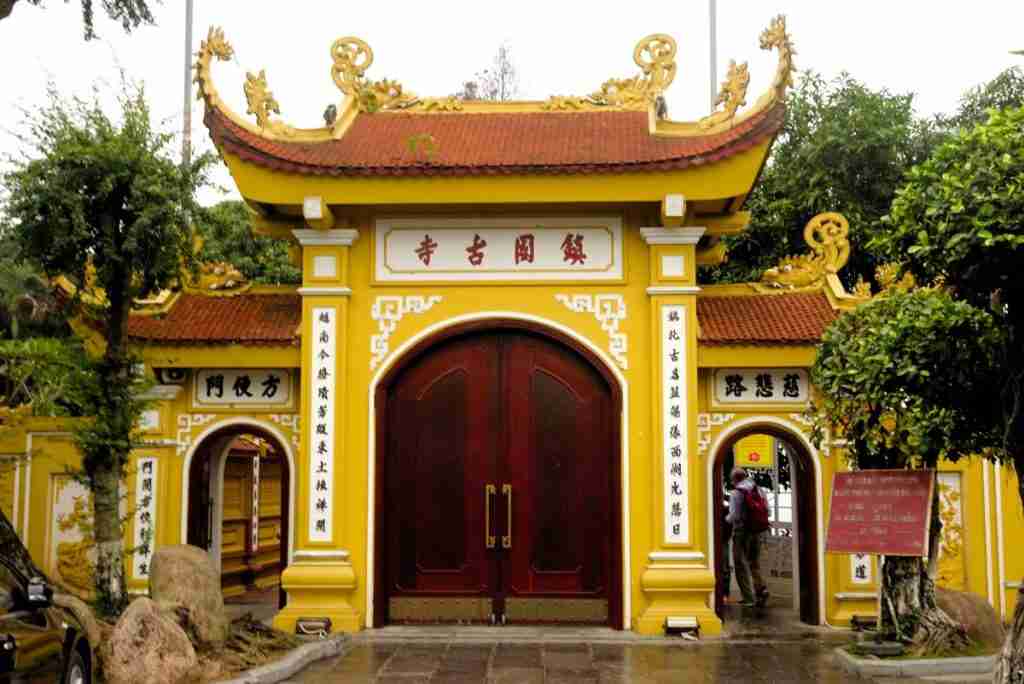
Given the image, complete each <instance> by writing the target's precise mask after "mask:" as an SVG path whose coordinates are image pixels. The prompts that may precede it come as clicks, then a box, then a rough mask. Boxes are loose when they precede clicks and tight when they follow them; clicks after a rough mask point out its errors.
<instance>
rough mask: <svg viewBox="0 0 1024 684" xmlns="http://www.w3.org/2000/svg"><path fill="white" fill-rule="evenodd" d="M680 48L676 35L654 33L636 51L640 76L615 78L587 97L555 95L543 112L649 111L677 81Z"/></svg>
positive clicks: (634, 58) (638, 45)
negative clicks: (603, 109)
mask: <svg viewBox="0 0 1024 684" xmlns="http://www.w3.org/2000/svg"><path fill="white" fill-rule="evenodd" d="M677 50H678V46H677V45H676V41H675V39H674V38H672V36H670V35H667V34H665V33H652V34H651V35H649V36H644V37H643V38H641V39H640V41H639V42H638V43H637V44H636V47H635V48H633V61H634V62H636V65H637V66H638V67H640V74H639V75H637V76H633V77H632V78H611V79H608V80H607V81H605V82H604V83H602V84H601V88H600V90H597V91H595V92H593V93H591V94H590V95H587V96H586V97H571V96H564V95H553V96H551V97H550V98H549V99H548V101H547V102H546V103H544V105H543V109H546V110H549V111H554V110H564V109H589V108H593V107H612V108H617V109H647V108H648V107H651V106H653V105H654V103H655V101H656V100H657V98H658V96H659V95H661V94H662V93H664V92H665V90H666V89H667V88H668V87H669V86H670V85H671V84H672V81H674V80H675V78H676V52H677Z"/></svg>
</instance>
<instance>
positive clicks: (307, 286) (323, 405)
mask: <svg viewBox="0 0 1024 684" xmlns="http://www.w3.org/2000/svg"><path fill="white" fill-rule="evenodd" d="M311 200H313V204H316V203H317V202H319V198H307V202H306V204H307V206H306V207H304V211H305V215H306V218H307V220H309V223H310V225H313V226H316V228H314V229H303V230H295V231H293V233H294V235H295V238H296V239H297V240H298V242H299V244H300V245H301V247H302V287H301V288H300V289H299V294H301V295H302V381H301V385H300V388H301V392H302V400H301V406H302V419H301V429H302V437H301V445H300V452H301V455H300V457H299V459H298V464H297V467H296V470H297V471H298V472H296V473H293V474H292V475H293V477H296V478H297V486H296V488H295V492H296V500H295V501H293V502H291V508H292V513H293V520H294V523H293V524H294V525H295V553H294V555H293V557H292V559H291V563H290V564H289V565H288V568H287V569H286V570H285V571H284V573H282V575H281V586H282V588H283V589H284V590H285V591H286V592H287V594H288V604H287V606H286V607H285V608H284V609H283V610H282V611H281V612H280V613H278V614H277V616H276V617H275V618H274V627H276V628H277V629H281V630H284V631H288V632H292V631H294V630H295V623H296V621H297V620H298V619H299V618H307V617H308V618H325V617H326V618H329V619H330V620H331V625H332V631H345V632H354V631H358V630H359V629H360V628H361V617H360V614H359V612H358V611H357V610H356V609H355V608H354V606H353V603H352V597H353V593H354V591H355V589H356V575H355V572H354V571H353V569H352V564H351V562H350V558H349V551H348V550H347V549H346V548H345V539H344V538H343V537H342V530H343V529H344V526H343V520H342V501H341V492H342V491H343V489H342V487H343V482H344V480H345V473H344V463H345V458H344V456H345V440H344V434H345V425H344V416H345V415H346V413H347V412H346V410H345V401H346V398H347V393H348V388H347V387H346V377H347V375H348V373H347V368H346V364H345V360H346V357H347V349H346V346H347V340H346V331H347V329H348V315H349V296H350V295H351V289H350V288H349V249H350V247H351V245H352V243H353V242H354V241H355V240H356V239H357V238H358V237H359V233H358V232H357V231H355V230H346V229H335V230H331V229H330V226H332V225H333V224H334V221H333V218H332V217H331V216H330V212H329V211H328V210H327V208H326V207H325V206H323V205H322V202H320V205H319V207H316V206H313V207H312V210H311V208H310V206H309V205H310V201H311ZM328 218H330V219H331V220H327V219H328ZM325 226H326V227H325Z"/></svg>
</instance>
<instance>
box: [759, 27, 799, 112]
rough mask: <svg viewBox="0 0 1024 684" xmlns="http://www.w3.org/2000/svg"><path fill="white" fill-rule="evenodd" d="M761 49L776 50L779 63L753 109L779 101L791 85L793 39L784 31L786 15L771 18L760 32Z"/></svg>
mask: <svg viewBox="0 0 1024 684" xmlns="http://www.w3.org/2000/svg"><path fill="white" fill-rule="evenodd" d="M761 49H762V50H777V51H778V53H779V64H778V66H777V67H776V68H775V78H773V79H772V84H771V87H769V89H768V92H766V93H765V94H764V95H762V96H761V97H760V98H759V99H758V101H757V104H756V105H755V106H754V107H755V109H760V108H762V107H767V106H771V105H772V104H775V103H776V102H778V101H781V100H782V99H783V98H784V97H785V96H786V89H787V88H790V87H791V86H792V85H793V72H794V71H796V66H795V65H794V64H793V55H795V54H796V50H794V49H793V41H792V40H791V39H790V37H789V33H788V32H787V31H786V17H785V15H783V14H780V15H778V16H777V17H775V18H774V19H772V21H771V23H770V24H768V28H766V29H765V30H764V31H762V32H761Z"/></svg>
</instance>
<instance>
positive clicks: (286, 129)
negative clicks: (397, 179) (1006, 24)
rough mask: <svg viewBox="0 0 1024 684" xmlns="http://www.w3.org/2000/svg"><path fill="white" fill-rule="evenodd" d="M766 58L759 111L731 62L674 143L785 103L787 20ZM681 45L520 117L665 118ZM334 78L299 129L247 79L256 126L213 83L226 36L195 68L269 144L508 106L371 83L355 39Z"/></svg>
mask: <svg viewBox="0 0 1024 684" xmlns="http://www.w3.org/2000/svg"><path fill="white" fill-rule="evenodd" d="M760 45H761V48H762V49H764V50H776V51H777V52H778V55H779V63H778V67H777V69H776V72H775V76H774V78H773V80H772V83H771V85H770V87H769V89H768V91H767V92H766V93H765V94H764V95H762V96H761V97H760V98H758V100H757V102H756V103H755V104H754V106H753V107H751V108H750V109H748V110H747V111H746V112H745V113H743V114H739V110H740V108H741V107H743V106H744V105H745V104H746V101H747V87H748V85H749V83H750V74H749V71H748V68H747V64H746V63H745V62H744V63H742V64H737V63H736V62H735V61H732V62H730V65H729V70H728V73H727V74H726V79H725V81H724V82H723V83H722V86H721V89H720V91H719V94H718V97H717V99H716V101H715V105H714V110H713V111H712V112H711V113H710V114H709V115H708V116H706V117H704V118H703V119H701V120H700V121H697V122H694V123H687V122H665V123H667V124H668V129H671V130H669V131H668V132H666V131H662V129H661V128H659V129H658V131H657V132H658V133H665V134H667V135H676V136H687V135H707V134H711V133H715V132H718V131H720V130H723V129H727V128H729V127H731V126H734V125H736V124H737V123H739V122H741V121H744V120H746V119H747V118H749V117H751V116H754V115H755V114H757V113H759V112H762V111H765V110H766V109H768V108H770V107H772V106H774V105H775V104H777V103H778V102H780V101H781V100H782V98H783V97H784V96H785V92H786V89H787V88H788V87H790V86H791V85H792V81H793V69H794V66H793V55H794V54H795V51H794V50H793V44H792V41H791V40H790V37H789V34H788V33H787V31H786V20H785V17H783V16H778V17H775V18H774V19H773V20H772V21H771V24H770V25H769V26H768V28H767V29H765V30H764V31H763V32H762V34H761V36H760ZM677 52H678V46H677V44H676V41H675V40H674V39H673V38H672V37H671V36H669V35H667V34H664V33H652V34H651V35H648V36H645V37H644V38H642V39H640V41H639V42H638V43H637V44H636V45H635V47H634V48H633V61H634V63H635V64H636V65H637V66H638V67H639V69H640V71H639V73H637V74H636V75H634V76H630V77H626V78H612V79H608V80H607V81H605V82H604V83H602V84H601V86H600V88H598V89H597V90H595V91H594V92H592V93H590V94H589V95H583V96H566V95H556V96H552V97H550V98H548V99H547V100H546V101H543V102H533V103H529V102H517V103H512V104H513V105H514V106H515V107H517V108H518V109H517V111H519V110H530V109H533V110H535V111H548V112H559V111H562V112H572V111H580V110H600V109H606V110H607V109H611V110H636V111H651V112H653V113H654V114H656V115H658V118H659V119H660V118H662V117H661V114H662V113H663V109H662V104H663V100H662V95H663V94H664V93H665V91H666V90H667V89H668V87H669V86H670V85H671V84H672V82H673V81H674V80H675V77H676V74H677V72H678V65H677V64H676V54H677ZM330 54H331V77H332V79H333V80H334V83H335V85H336V86H337V87H338V89H339V90H340V91H341V92H342V94H343V95H344V96H345V99H344V101H343V102H342V103H341V104H340V105H338V106H334V105H332V106H331V107H329V108H328V109H333V111H332V112H331V114H330V116H326V115H325V116H326V118H325V123H326V126H325V127H321V128H311V129H299V128H294V127H292V126H289V125H287V124H285V123H283V122H281V121H279V120H276V119H275V118H274V116H275V115H280V113H281V107H280V105H279V103H278V101H277V99H276V98H275V97H274V94H273V91H272V90H271V89H270V85H269V83H268V79H267V75H266V71H265V70H260V71H259V72H247V73H246V78H245V83H244V85H243V90H244V93H245V98H246V104H247V110H246V112H247V113H248V114H250V115H252V116H254V117H255V118H256V122H255V124H254V123H252V121H250V120H247V119H245V118H244V117H241V116H238V115H236V114H235V113H234V112H232V111H231V109H230V107H228V106H227V105H226V103H225V102H224V101H223V100H222V98H221V97H220V95H219V93H218V92H217V89H216V87H215V86H214V84H213V80H212V77H211V70H212V65H213V63H214V62H215V61H230V60H232V59H234V56H235V52H234V48H233V47H232V46H231V44H230V43H229V42H228V41H227V39H226V38H225V36H224V31H223V30H222V29H220V28H217V27H213V28H211V29H210V31H209V34H208V36H207V38H206V40H204V41H202V43H201V46H200V49H199V52H198V54H197V60H196V65H195V79H194V80H195V83H196V84H197V85H198V89H199V97H200V98H202V99H203V100H205V102H206V104H207V106H208V107H214V108H217V109H219V110H220V111H222V112H223V113H224V114H226V115H227V116H228V118H230V119H231V120H232V121H234V122H235V123H236V124H238V125H239V126H242V127H243V128H245V129H247V130H249V131H252V132H255V133H257V134H258V135H261V136H263V137H266V138H270V139H280V140H294V141H315V140H325V139H330V138H331V137H335V138H337V137H340V136H341V135H343V134H344V131H345V130H346V128H347V125H348V124H349V123H351V120H352V118H353V117H354V116H355V115H356V114H360V113H364V114H372V113H376V112H388V111H417V112H462V111H467V112H468V111H493V110H494V109H495V108H497V107H500V106H502V104H508V103H494V102H480V101H474V100H463V99H460V98H457V97H455V96H449V97H439V98H437V97H420V96H418V95H416V94H415V93H413V92H411V91H409V90H407V89H406V88H405V87H404V86H403V85H402V83H400V82H399V81H396V80H392V79H387V78H384V79H379V80H372V79H370V78H368V77H367V71H368V70H369V68H370V67H371V66H372V64H373V50H372V49H371V48H370V46H369V45H368V44H367V43H366V41H364V40H362V39H360V38H357V37H355V36H345V37H342V38H338V39H337V40H336V41H334V43H333V44H332V45H331V49H330Z"/></svg>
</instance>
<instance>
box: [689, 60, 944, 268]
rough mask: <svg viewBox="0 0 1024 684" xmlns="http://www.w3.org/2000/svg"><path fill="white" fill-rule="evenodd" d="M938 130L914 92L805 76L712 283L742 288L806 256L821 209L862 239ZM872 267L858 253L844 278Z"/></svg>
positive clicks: (856, 241)
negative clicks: (785, 260) (918, 107)
mask: <svg viewBox="0 0 1024 684" xmlns="http://www.w3.org/2000/svg"><path fill="white" fill-rule="evenodd" d="M938 136H939V132H938V131H937V130H936V129H935V127H934V126H933V125H932V124H931V123H929V122H926V121H922V120H920V119H918V118H917V117H915V115H914V109H913V95H910V94H905V95H904V94H893V93H890V92H889V91H887V90H877V91H876V90H871V89H870V88H868V87H867V86H865V85H864V84H863V83H860V82H859V81H857V80H856V79H854V78H853V77H851V76H850V75H848V74H843V75H841V76H840V77H839V78H837V79H835V80H833V81H826V80H825V79H823V78H822V77H821V76H819V75H817V74H815V73H813V72H805V73H803V74H802V75H801V77H800V79H799V81H798V83H797V86H796V88H794V89H793V90H792V91H791V92H790V93H789V95H788V96H787V100H786V122H785V124H784V127H783V129H782V132H781V133H780V135H779V138H778V140H777V141H776V142H775V145H774V147H773V149H772V153H771V157H770V159H769V161H768V164H767V165H766V166H765V169H764V171H763V173H762V174H761V179H760V181H759V182H758V184H757V186H756V187H755V188H754V190H753V192H752V193H751V195H750V198H749V199H748V200H747V204H746V208H747V209H749V210H750V212H751V223H750V227H749V228H747V230H746V231H744V232H743V233H742V234H741V235H737V236H735V237H731V238H728V239H727V245H728V247H729V260H728V261H727V262H726V263H724V264H722V265H721V266H717V267H714V268H710V269H706V270H705V272H704V273H703V274H702V279H704V280H707V281H709V282H748V281H753V280H757V279H758V278H759V277H760V275H761V273H762V272H763V271H764V270H765V269H766V268H770V267H772V266H775V265H776V264H777V263H778V261H779V259H781V258H782V257H784V256H787V255H790V254H802V253H804V252H806V251H807V246H806V244H805V243H804V240H803V228H804V225H805V224H806V223H807V222H808V221H809V220H810V219H811V218H812V217H814V216H815V215H817V214H819V213H821V212H823V211H838V212H840V213H842V214H843V215H844V216H846V218H847V219H848V220H849V221H850V242H851V243H852V244H853V245H854V246H860V245H864V244H866V243H867V241H868V239H869V238H870V237H871V236H872V235H873V234H874V233H875V232H877V231H878V230H879V226H880V220H881V218H882V217H883V216H884V215H885V214H886V213H887V212H888V211H889V205H890V204H891V202H892V198H893V194H894V192H895V189H896V188H897V187H898V186H899V184H900V182H901V180H902V178H903V176H904V174H905V173H906V171H907V170H908V169H909V168H910V167H912V166H913V165H914V164H917V163H918V162H920V161H923V160H924V159H925V158H926V157H927V156H928V154H929V153H930V151H931V149H932V147H933V146H934V144H935V142H936V140H937V139H938ZM876 266H877V262H876V259H875V257H874V256H873V255H872V254H870V253H869V252H867V251H866V250H864V249H854V250H853V251H852V254H851V256H850V262H849V265H848V266H847V267H846V268H845V269H844V270H843V272H842V274H841V277H843V278H844V279H845V280H846V284H847V285H848V286H849V285H852V284H853V283H854V282H856V281H857V280H858V278H860V277H863V278H865V279H866V280H870V279H871V278H872V276H873V274H874V270H875V267H876Z"/></svg>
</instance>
